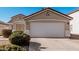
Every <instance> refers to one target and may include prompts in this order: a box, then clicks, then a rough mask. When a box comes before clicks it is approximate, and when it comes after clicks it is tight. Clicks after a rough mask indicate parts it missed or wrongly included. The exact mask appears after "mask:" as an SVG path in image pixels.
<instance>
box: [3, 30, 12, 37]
mask: <svg viewBox="0 0 79 59" xmlns="http://www.w3.org/2000/svg"><path fill="white" fill-rule="evenodd" d="M11 33H12V30H10V29H3V30H2V35H3V37H6V38H8V37H9V36H10V35H11Z"/></svg>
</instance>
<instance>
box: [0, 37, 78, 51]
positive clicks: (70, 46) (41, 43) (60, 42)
mask: <svg viewBox="0 0 79 59" xmlns="http://www.w3.org/2000/svg"><path fill="white" fill-rule="evenodd" d="M8 44H10V42H9V40H8V38H4V37H2V36H0V46H1V45H8ZM29 50H30V51H79V40H78V39H68V38H31V42H30V46H29Z"/></svg>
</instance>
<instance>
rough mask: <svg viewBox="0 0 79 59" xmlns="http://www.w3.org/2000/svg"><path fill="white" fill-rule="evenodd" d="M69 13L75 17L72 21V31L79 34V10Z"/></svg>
mask: <svg viewBox="0 0 79 59" xmlns="http://www.w3.org/2000/svg"><path fill="white" fill-rule="evenodd" d="M68 15H69V16H71V17H73V20H71V21H70V26H71V33H72V34H79V10H75V11H73V12H71V13H69V14H68Z"/></svg>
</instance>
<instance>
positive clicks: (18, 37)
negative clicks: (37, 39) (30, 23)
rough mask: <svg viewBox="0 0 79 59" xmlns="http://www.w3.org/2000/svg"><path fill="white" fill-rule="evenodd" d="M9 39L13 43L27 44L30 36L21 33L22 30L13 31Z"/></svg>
mask: <svg viewBox="0 0 79 59" xmlns="http://www.w3.org/2000/svg"><path fill="white" fill-rule="evenodd" d="M9 41H10V42H11V43H12V44H15V45H19V46H29V42H30V36H29V35H27V34H25V33H23V32H22V31H15V32H13V33H12V34H11V36H10V37H9Z"/></svg>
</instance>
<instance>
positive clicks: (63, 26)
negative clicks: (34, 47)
mask: <svg viewBox="0 0 79 59" xmlns="http://www.w3.org/2000/svg"><path fill="white" fill-rule="evenodd" d="M71 19H72V17H70V16H68V15H66V14H63V13H61V12H58V11H56V10H54V9H51V8H44V9H42V10H40V11H38V12H36V13H33V14H31V15H28V16H25V15H22V14H19V15H16V16H13V17H12V20H11V21H10V22H9V23H10V25H11V27H10V28H11V29H12V30H13V31H24V32H27V33H28V34H29V35H30V36H31V37H70V21H71Z"/></svg>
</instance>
